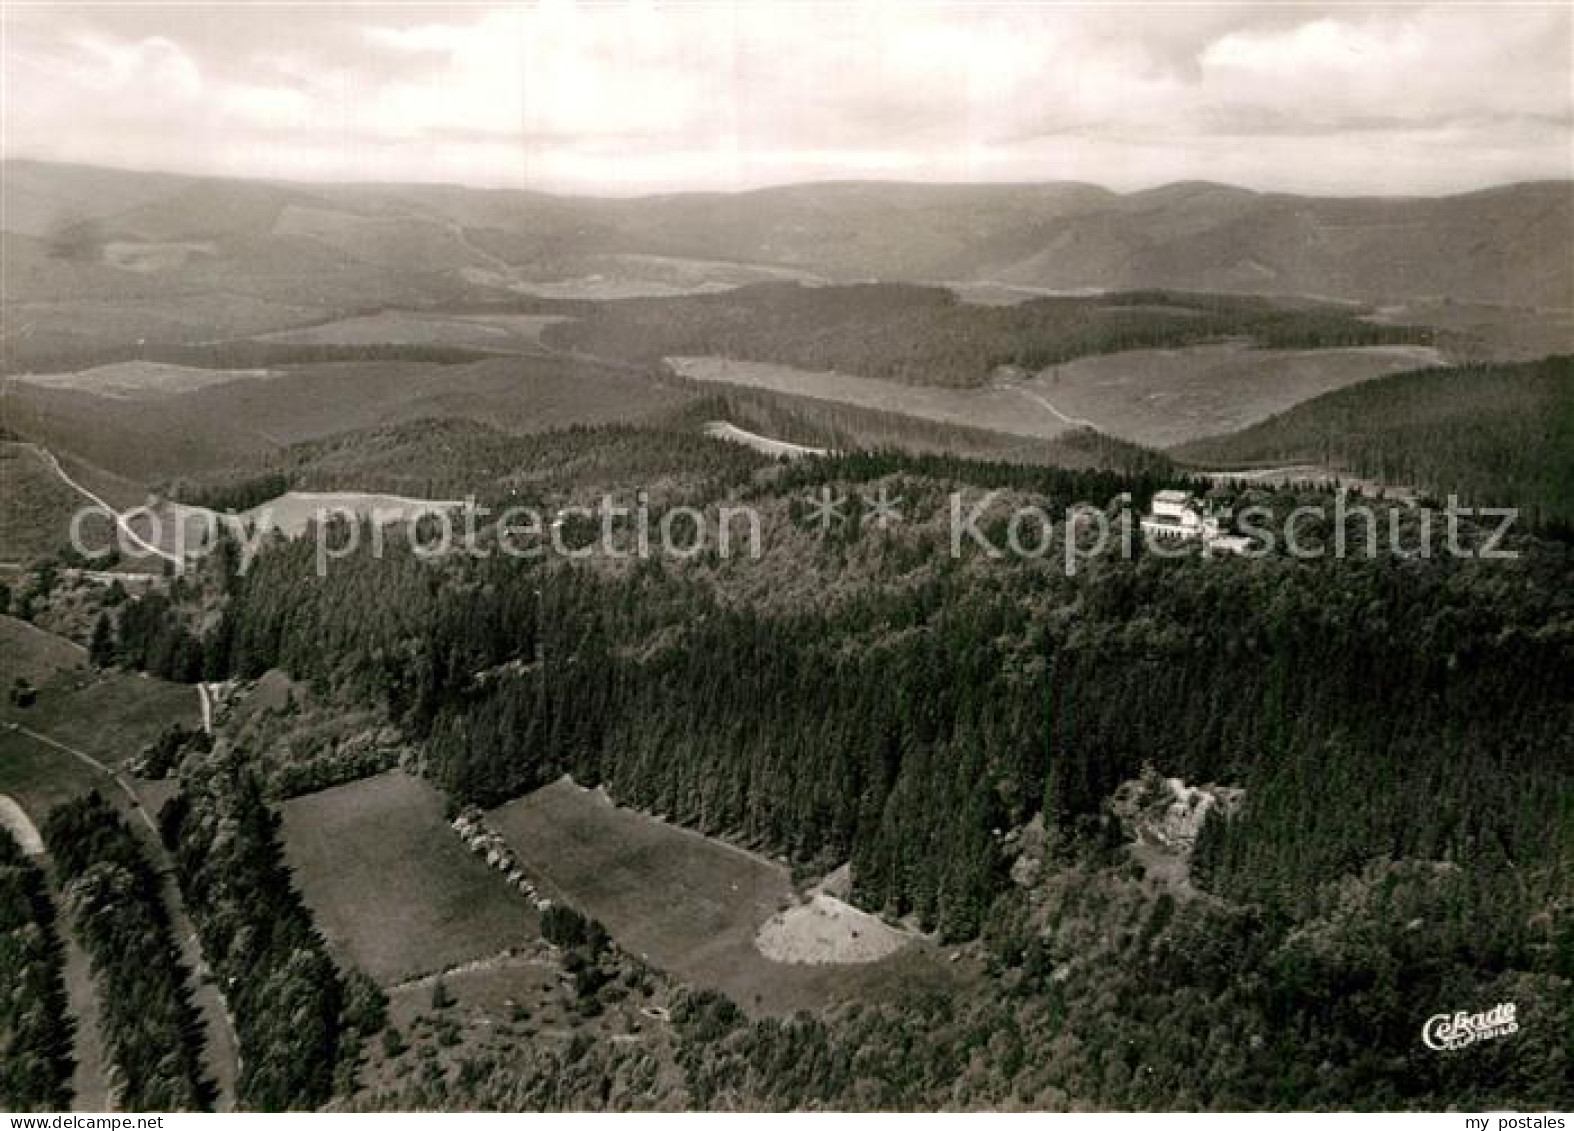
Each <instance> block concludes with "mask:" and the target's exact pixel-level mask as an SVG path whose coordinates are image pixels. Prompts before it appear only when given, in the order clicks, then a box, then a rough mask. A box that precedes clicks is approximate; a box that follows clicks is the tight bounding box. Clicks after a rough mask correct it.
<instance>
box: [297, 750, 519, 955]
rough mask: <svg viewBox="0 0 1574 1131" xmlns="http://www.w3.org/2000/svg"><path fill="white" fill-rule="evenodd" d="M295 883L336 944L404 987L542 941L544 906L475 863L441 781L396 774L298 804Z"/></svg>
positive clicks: (316, 795) (309, 796) (313, 796)
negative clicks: (446, 808)
mask: <svg viewBox="0 0 1574 1131" xmlns="http://www.w3.org/2000/svg"><path fill="white" fill-rule="evenodd" d="M283 813H284V843H285V850H286V855H287V857H288V859H289V863H290V867H291V868H292V869H293V871H294V873H295V882H296V884H297V885H298V886H299V888H300V890H301V894H302V895H303V896H304V897H305V899H306V903H307V905H308V906H309V907H310V908H311V910H312V914H313V916H314V917H315V919H316V921H317V924H318V926H319V927H320V928H321V929H322V931H323V933H324V934H325V935H326V936H327V938H328V941H329V942H330V943H331V944H332V945H333V946H334V948H335V949H337V950H339V951H340V952H341V953H343V954H345V955H346V956H347V957H348V958H349V959H351V960H352V961H353V962H354V963H355V964H356V965H357V966H359V967H360V968H361V969H362V970H365V971H366V972H367V973H368V974H370V975H371V976H372V977H373V978H375V979H377V980H378V982H380V983H383V984H385V985H394V984H397V983H400V982H404V981H407V980H409V979H412V978H417V977H420V976H423V975H426V974H432V973H435V972H439V971H442V970H446V969H449V968H451V967H455V966H461V965H463V964H465V963H469V962H475V961H479V960H484V959H489V958H492V957H494V956H496V955H498V954H500V953H501V952H503V951H505V950H508V949H510V948H513V947H521V946H527V945H530V944H531V943H533V942H534V941H535V940H537V939H538V938H539V937H540V931H539V919H538V916H537V914H536V911H535V909H534V908H533V907H532V906H531V905H530V903H529V902H528V901H527V900H526V899H525V898H524V897H523V896H522V895H519V894H517V893H516V892H514V891H513V890H512V889H511V888H509V887H508V885H507V884H506V883H504V881H503V878H502V877H501V876H500V875H498V874H497V873H496V872H494V871H492V870H491V869H489V868H488V867H487V866H486V864H484V863H483V862H482V861H481V860H479V859H477V858H476V857H474V856H472V855H471V854H470V853H469V852H468V851H467V850H466V849H465V847H464V845H463V844H462V843H461V842H460V840H459V837H458V836H457V835H456V834H455V833H454V832H453V830H451V829H450V828H449V827H448V825H447V822H446V821H445V820H444V819H443V799H442V796H441V795H440V794H439V793H437V791H436V790H434V789H433V788H432V787H431V786H429V785H427V784H426V783H425V782H423V781H420V780H418V779H416V778H413V777H410V776H409V775H408V774H405V773H402V772H399V771H393V772H390V773H386V774H381V775H378V776H377V777H372V778H365V779H362V780H361V781H357V782H352V783H350V784H348V785H342V786H338V787H336V788H334V789H325V790H323V791H321V792H320V793H312V794H307V795H306V796H303V797H298V798H295V799H294V800H292V801H289V802H286V803H285V805H284V806H283Z"/></svg>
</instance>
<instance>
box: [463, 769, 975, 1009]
mask: <svg viewBox="0 0 1574 1131" xmlns="http://www.w3.org/2000/svg"><path fill="white" fill-rule="evenodd" d="M488 821H489V823H490V824H491V825H492V826H493V827H494V828H496V829H497V830H498V831H499V832H500V833H502V834H503V836H504V838H505V839H506V840H507V841H508V843H509V845H510V846H511V847H512V848H513V849H514V851H515V853H516V854H517V855H518V858H519V861H520V863H521V864H522V865H523V866H524V868H525V870H526V871H527V872H529V873H530V874H531V875H532V877H534V878H538V879H539V880H540V881H542V882H541V885H540V886H541V887H542V889H543V891H544V893H545V894H546V895H548V896H549V897H552V898H557V899H562V900H564V901H566V902H567V903H569V904H570V905H571V906H573V907H575V908H578V909H579V910H581V911H582V912H584V913H585V914H587V915H590V916H592V917H593V918H596V919H599V920H600V921H601V922H602V923H604V924H605V925H606V927H607V929H608V930H609V931H610V932H611V933H612V937H613V938H614V939H616V940H617V942H618V943H619V944H620V945H621V946H623V947H624V948H625V949H627V950H629V951H630V952H632V953H633V954H635V955H638V956H639V957H641V958H644V959H645V960H646V961H648V962H650V963H652V964H653V965H655V966H657V967H659V968H660V969H662V970H665V971H666V972H668V973H670V974H672V975H674V976H675V977H677V978H679V979H680V980H682V981H685V982H688V983H690V984H693V985H696V986H706V987H710V988H712V989H718V990H721V991H722V992H723V993H725V994H727V995H728V996H729V997H731V998H732V999H733V1000H735V1001H736V1002H738V1004H740V1005H741V1006H743V1007H744V1008H745V1009H747V1010H749V1011H750V1012H754V1013H786V1012H791V1011H793V1010H796V1009H807V1008H816V1007H819V1006H824V1005H826V1004H829V1003H831V1002H833V1001H837V1000H841V999H845V998H849V997H855V996H861V995H870V996H877V995H878V994H880V993H882V992H886V991H894V989H895V987H897V986H898V985H905V986H907V987H908V988H909V989H914V988H916V987H918V986H921V985H924V984H926V983H932V982H933V981H934V979H936V978H940V977H944V976H945V972H943V971H942V970H941V969H940V968H939V967H938V965H937V964H936V961H935V958H934V952H933V950H932V949H929V948H927V947H926V946H923V945H919V946H914V947H912V948H909V950H907V951H904V952H902V953H900V954H897V955H895V956H893V957H891V958H888V959H884V960H882V961H880V962H876V963H870V964H867V965H858V966H842V967H836V966H807V965H789V964H785V963H780V962H773V961H771V960H769V959H767V958H766V957H765V956H764V955H763V954H761V953H760V950H759V948H758V946H757V945H756V941H755V938H756V935H757V933H758V932H759V929H760V928H761V927H762V926H764V925H765V923H766V922H767V921H769V920H770V919H771V918H772V916H774V915H776V914H777V913H778V912H780V911H782V910H784V909H786V908H788V907H790V906H792V905H793V904H794V903H795V902H796V896H795V894H794V891H793V885H792V880H791V876H790V875H789V873H788V870H787V868H786V867H785V866H784V865H782V864H778V863H776V862H775V861H772V860H769V859H767V858H765V857H762V856H758V855H756V854H754V853H751V852H746V851H744V850H743V849H740V848H737V847H734V846H733V845H730V844H727V843H725V842H723V841H718V840H714V839H712V838H709V837H705V836H702V835H700V834H698V833H696V832H693V831H691V830H688V829H684V828H680V827H678V826H676V825H671V824H668V823H666V822H664V821H660V820H657V819H656V818H654V817H651V816H648V815H646V814H644V813H639V812H635V811H634V810H632V809H625V808H621V807H619V806H617V805H614V804H612V802H611V801H609V800H608V799H607V797H606V795H605V794H603V793H600V792H598V791H595V790H587V789H582V788H581V787H579V786H577V785H575V784H574V783H573V782H571V781H568V780H566V779H565V780H562V781H558V782H555V783H553V784H552V785H549V786H546V787H544V788H542V789H538V790H536V791H535V792H533V793H531V794H528V795H527V796H525V797H521V798H519V799H517V800H515V801H511V802H509V803H508V804H506V805H503V806H501V807H500V808H498V809H496V810H494V811H493V812H492V813H491V814H490V815H489V816H488Z"/></svg>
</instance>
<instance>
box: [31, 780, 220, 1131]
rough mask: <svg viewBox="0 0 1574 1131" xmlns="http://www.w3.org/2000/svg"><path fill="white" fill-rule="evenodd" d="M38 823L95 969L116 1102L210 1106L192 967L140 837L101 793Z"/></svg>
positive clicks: (131, 1106)
mask: <svg viewBox="0 0 1574 1131" xmlns="http://www.w3.org/2000/svg"><path fill="white" fill-rule="evenodd" d="M42 831H43V835H44V843H45V844H46V845H47V847H48V849H49V854H50V857H51V859H52V860H53V862H54V867H55V869H56V870H57V872H58V873H59V875H60V878H61V882H62V885H63V889H64V897H63V898H64V902H65V905H66V908H67V910H68V911H69V913H70V916H71V921H72V925H73V929H74V930H75V931H76V934H77V938H78V939H79V940H80V941H81V943H82V949H83V950H85V951H86V952H87V955H88V960H89V962H90V964H91V966H92V969H93V981H94V985H95V986H96V988H97V990H98V1014H99V1029H100V1032H101V1034H102V1036H103V1040H104V1047H105V1048H106V1049H107V1050H108V1059H109V1062H110V1064H111V1065H112V1072H113V1076H112V1085H113V1091H114V1094H115V1095H116V1098H117V1100H118V1102H119V1105H120V1107H122V1108H123V1109H125V1110H128V1111H207V1110H211V1108H212V1106H213V1100H214V1088H213V1084H212V1082H211V1081H210V1080H208V1079H207V1077H206V1076H205V1075H204V1073H203V1067H202V1022H201V1020H200V1018H199V1016H198V1013H197V1009H196V1006H195V1005H194V1004H193V1000H192V990H191V973H190V971H188V970H187V969H186V968H185V966H184V964H183V963H182V962H181V960H180V949H179V946H178V945H177V943H176V941H175V936H174V930H173V927H172V926H171V923H170V918H169V911H168V909H167V908H166V907H165V906H164V900H163V896H162V894H161V892H160V890H159V878H158V873H157V872H155V871H154V870H153V866H152V865H151V864H150V863H149V862H148V859H147V855H146V853H145V852H144V851H143V848H142V846H141V845H140V844H139V843H138V842H137V838H136V835H135V834H134V833H133V832H132V831H131V828H130V826H128V825H127V824H126V823H125V821H124V820H123V819H122V818H121V817H120V815H119V814H118V813H116V812H115V810H114V808H113V807H112V806H111V805H110V804H109V803H108V802H107V801H105V800H104V798H103V797H102V796H101V795H100V794H99V793H97V792H96V791H94V792H92V793H89V794H87V795H86V796H84V797H81V798H78V799H77V800H74V801H69V802H66V803H65V804H63V805H60V806H57V807H56V808H55V809H54V810H52V811H51V812H50V814H49V816H48V818H47V819H46V820H45V822H44V827H43V830H42Z"/></svg>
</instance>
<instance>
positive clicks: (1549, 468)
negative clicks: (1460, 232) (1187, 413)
mask: <svg viewBox="0 0 1574 1131" xmlns="http://www.w3.org/2000/svg"><path fill="white" fill-rule="evenodd" d="M1172 454H1173V455H1174V456H1175V457H1176V458H1177V459H1181V460H1184V461H1186V462H1187V463H1189V464H1192V465H1194V466H1199V467H1212V468H1225V467H1238V466H1248V465H1253V464H1255V465H1259V466H1272V465H1276V464H1277V465H1284V464H1296V463H1314V464H1320V465H1323V466H1326V467H1330V468H1334V469H1339V470H1344V471H1351V472H1356V473H1358V474H1360V475H1366V476H1371V477H1373V478H1375V479H1377V480H1378V481H1380V482H1385V483H1395V484H1407V485H1413V486H1416V487H1420V488H1421V489H1423V490H1425V491H1427V492H1430V493H1431V494H1433V495H1435V496H1437V497H1439V498H1441V497H1443V496H1445V495H1449V494H1453V495H1457V496H1458V497H1459V499H1460V501H1461V502H1462V503H1464V504H1466V505H1475V506H1489V505H1494V504H1495V505H1504V506H1508V505H1512V506H1518V507H1520V508H1521V509H1522V511H1524V512H1525V514H1524V517H1525V518H1526V519H1527V520H1528V521H1529V522H1530V523H1531V524H1533V525H1562V526H1563V527H1565V528H1566V527H1568V526H1569V525H1570V524H1574V357H1553V358H1548V359H1546V360H1545V361H1540V362H1532V363H1526V364H1520V365H1498V366H1468V367H1459V368H1455V369H1423V370H1418V371H1416V372H1413V373H1399V374H1395V375H1394V376H1391V377H1382V378H1378V379H1376V380H1372V381H1367V382H1364V383H1362V384H1359V385H1354V386H1352V387H1350V388H1346V389H1340V390H1338V391H1337V392H1332V393H1328V394H1326V395H1325V396H1320V397H1314V398H1313V399H1311V400H1308V401H1305V402H1303V403H1302V404H1298V405H1296V406H1295V407H1294V408H1292V409H1289V410H1288V411H1286V412H1283V413H1280V414H1278V415H1276V416H1273V417H1271V418H1270V419H1268V420H1265V421H1263V422H1262V423H1260V424H1256V425H1253V426H1252V427H1249V428H1245V429H1243V430H1241V431H1239V432H1234V433H1231V434H1230V435H1227V436H1217V437H1213V438H1210V439H1204V440H1198V441H1195V442H1193V443H1189V444H1183V445H1181V446H1180V447H1178V448H1175V449H1173V450H1172Z"/></svg>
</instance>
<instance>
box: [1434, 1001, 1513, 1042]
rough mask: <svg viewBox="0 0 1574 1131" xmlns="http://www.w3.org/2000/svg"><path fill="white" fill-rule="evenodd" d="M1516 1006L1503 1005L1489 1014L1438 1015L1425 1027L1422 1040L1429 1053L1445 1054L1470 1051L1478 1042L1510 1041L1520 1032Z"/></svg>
mask: <svg viewBox="0 0 1574 1131" xmlns="http://www.w3.org/2000/svg"><path fill="white" fill-rule="evenodd" d="M1515 1012H1516V1006H1515V1005H1514V1003H1513V1002H1511V1001H1507V1002H1499V1003H1498V1004H1497V1005H1495V1006H1493V1007H1492V1008H1491V1009H1489V1010H1487V1011H1486V1012H1485V1013H1465V1012H1464V1011H1460V1012H1459V1013H1454V1014H1448V1013H1437V1014H1433V1015H1432V1016H1431V1017H1428V1018H1427V1019H1426V1024H1425V1025H1423V1026H1422V1027H1421V1040H1422V1042H1423V1043H1424V1044H1425V1045H1426V1047H1427V1048H1429V1049H1436V1050H1437V1051H1438V1052H1445V1051H1449V1050H1452V1049H1462V1048H1467V1047H1468V1046H1470V1045H1473V1044H1475V1043H1476V1042H1477V1041H1490V1040H1492V1039H1493V1038H1494V1037H1510V1036H1513V1035H1514V1034H1515V1033H1517V1032H1519V1022H1518V1020H1516V1018H1515Z"/></svg>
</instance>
